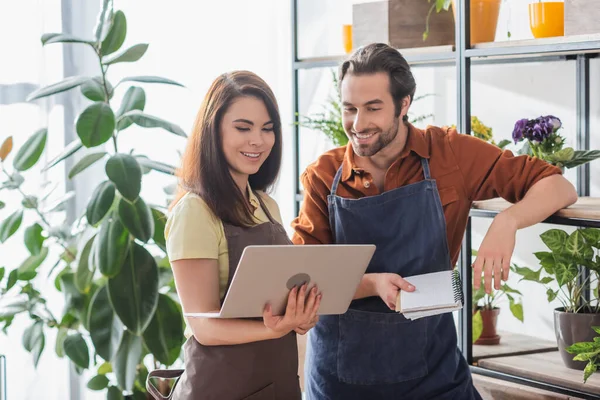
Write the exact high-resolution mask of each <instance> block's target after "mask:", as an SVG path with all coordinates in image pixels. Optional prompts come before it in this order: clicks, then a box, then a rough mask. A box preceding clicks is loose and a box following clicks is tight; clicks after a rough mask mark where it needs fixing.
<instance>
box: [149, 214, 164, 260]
mask: <svg viewBox="0 0 600 400" xmlns="http://www.w3.org/2000/svg"><path fill="white" fill-rule="evenodd" d="M152 218H153V219H154V235H153V236H152V239H153V240H154V243H156V245H157V246H158V247H160V248H161V250H162V251H164V252H166V251H167V242H166V240H165V225H166V223H167V217H166V215H165V214H163V213H162V212H160V211H158V210H157V209H156V208H153V209H152Z"/></svg>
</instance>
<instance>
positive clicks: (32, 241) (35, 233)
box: [24, 222, 45, 256]
mask: <svg viewBox="0 0 600 400" xmlns="http://www.w3.org/2000/svg"><path fill="white" fill-rule="evenodd" d="M24 239H25V247H27V250H29V253H30V254H31V255H33V256H36V255H39V254H40V253H41V251H42V246H43V244H44V240H45V238H44V236H42V226H41V225H40V224H38V223H37V222H36V223H35V224H33V225H31V226H30V227H29V228H27V229H25V236H24Z"/></svg>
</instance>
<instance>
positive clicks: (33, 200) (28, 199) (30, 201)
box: [21, 196, 38, 210]
mask: <svg viewBox="0 0 600 400" xmlns="http://www.w3.org/2000/svg"><path fill="white" fill-rule="evenodd" d="M21 205H22V206H23V207H25V208H27V209H30V210H31V209H33V208H38V199H37V197H35V196H25V197H24V198H23V200H22V201H21Z"/></svg>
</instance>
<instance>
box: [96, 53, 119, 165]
mask: <svg viewBox="0 0 600 400" xmlns="http://www.w3.org/2000/svg"><path fill="white" fill-rule="evenodd" d="M96 55H97V56H98V63H99V64H100V72H102V87H103V88H104V102H105V103H106V104H108V106H109V107H110V93H109V92H108V87H107V86H106V73H107V72H108V67H106V69H104V65H102V56H101V55H100V49H98V50H96ZM112 140H113V145H114V147H115V153H118V152H119V150H118V147H117V135H116V134H115V133H114V132H113V134H112Z"/></svg>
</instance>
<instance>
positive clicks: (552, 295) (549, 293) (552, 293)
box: [546, 289, 558, 303]
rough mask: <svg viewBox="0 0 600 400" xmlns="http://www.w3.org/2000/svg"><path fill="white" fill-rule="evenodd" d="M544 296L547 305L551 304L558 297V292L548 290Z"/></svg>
mask: <svg viewBox="0 0 600 400" xmlns="http://www.w3.org/2000/svg"><path fill="white" fill-rule="evenodd" d="M546 296H547V297H548V303H551V302H553V301H554V300H555V299H556V297H557V296H558V291H554V290H552V289H548V290H546Z"/></svg>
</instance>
